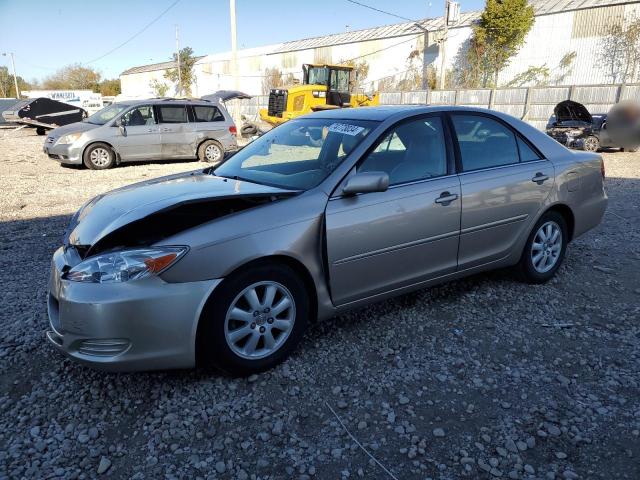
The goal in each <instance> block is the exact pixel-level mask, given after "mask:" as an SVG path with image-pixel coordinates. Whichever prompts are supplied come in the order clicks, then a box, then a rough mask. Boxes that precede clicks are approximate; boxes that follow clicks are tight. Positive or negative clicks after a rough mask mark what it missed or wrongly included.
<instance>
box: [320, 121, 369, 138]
mask: <svg viewBox="0 0 640 480" xmlns="http://www.w3.org/2000/svg"><path fill="white" fill-rule="evenodd" d="M363 130H364V127H359V126H357V125H348V124H346V123H332V124H331V125H329V131H330V132H333V133H343V134H345V135H351V136H352V137H355V136H356V135H358V134H359V133H360V132H362V131H363Z"/></svg>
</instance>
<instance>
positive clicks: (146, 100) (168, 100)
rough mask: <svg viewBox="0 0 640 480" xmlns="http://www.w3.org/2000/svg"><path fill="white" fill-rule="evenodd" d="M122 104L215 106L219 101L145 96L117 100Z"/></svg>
mask: <svg viewBox="0 0 640 480" xmlns="http://www.w3.org/2000/svg"><path fill="white" fill-rule="evenodd" d="M115 103H118V104H121V105H130V106H133V105H141V104H144V105H149V104H153V105H158V104H165V105H171V104H178V105H182V104H189V105H215V106H219V105H218V104H217V103H214V102H210V101H208V100H202V99H200V98H170V97H167V98H164V97H163V98H143V99H140V100H124V101H122V102H115Z"/></svg>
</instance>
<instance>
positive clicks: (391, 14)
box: [347, 0, 415, 22]
mask: <svg viewBox="0 0 640 480" xmlns="http://www.w3.org/2000/svg"><path fill="white" fill-rule="evenodd" d="M347 2H349V3H353V4H355V5H360V6H361V7H364V8H368V9H369V10H374V11H376V12H379V13H384V14H385V15H390V16H392V17H395V18H399V19H400V20H406V21H407V22H415V20H414V19H412V18H407V17H403V16H402V15H396V14H395V13H391V12H387V11H385V10H380V9H379V8H376V7H372V6H371V5H367V4H366V3H360V2H356V0H347Z"/></svg>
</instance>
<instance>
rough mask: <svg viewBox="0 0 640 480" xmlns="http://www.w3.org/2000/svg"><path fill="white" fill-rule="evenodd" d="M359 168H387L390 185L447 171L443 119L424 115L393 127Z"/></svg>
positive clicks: (378, 169)
mask: <svg viewBox="0 0 640 480" xmlns="http://www.w3.org/2000/svg"><path fill="white" fill-rule="evenodd" d="M358 171H359V172H374V171H375V172H386V173H387V174H388V175H389V184H390V185H397V184H399V183H406V182H412V181H415V180H423V179H427V178H432V177H439V176H442V175H446V174H447V149H446V146H445V140H444V129H443V126H442V120H441V119H440V117H430V118H422V119H420V120H412V121H410V122H407V123H403V124H401V125H399V126H398V127H396V128H394V129H393V130H392V131H391V132H390V133H389V134H388V135H386V136H385V137H384V138H383V139H382V141H381V142H380V143H379V144H378V146H377V147H376V148H375V149H374V150H373V151H372V152H371V153H370V154H369V155H368V156H367V157H366V158H365V159H364V161H363V162H362V164H360V166H359V167H358Z"/></svg>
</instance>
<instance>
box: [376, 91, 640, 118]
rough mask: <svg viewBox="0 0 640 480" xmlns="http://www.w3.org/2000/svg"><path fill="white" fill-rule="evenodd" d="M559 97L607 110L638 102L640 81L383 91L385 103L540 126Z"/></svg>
mask: <svg viewBox="0 0 640 480" xmlns="http://www.w3.org/2000/svg"><path fill="white" fill-rule="evenodd" d="M563 100H574V101H576V102H580V103H582V104H584V106H585V107H587V109H588V110H589V111H590V112H591V113H607V112H608V111H609V110H610V109H611V107H612V106H613V105H614V104H616V103H618V102H621V101H623V100H634V101H637V102H640V84H627V85H575V86H564V87H529V88H496V89H477V90H431V91H412V92H384V93H381V94H380V103H383V104H386V105H398V104H400V105H409V104H428V105H464V106H469V107H481V108H490V109H493V110H498V111H500V112H504V113H508V114H509V115H513V116H514V117H518V118H522V119H523V120H526V121H527V122H529V123H530V124H531V125H533V126H534V127H536V128H539V129H544V128H545V126H546V124H547V121H548V120H549V117H550V116H551V115H553V107H555V106H556V105H557V104H558V103H560V102H562V101H563Z"/></svg>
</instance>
